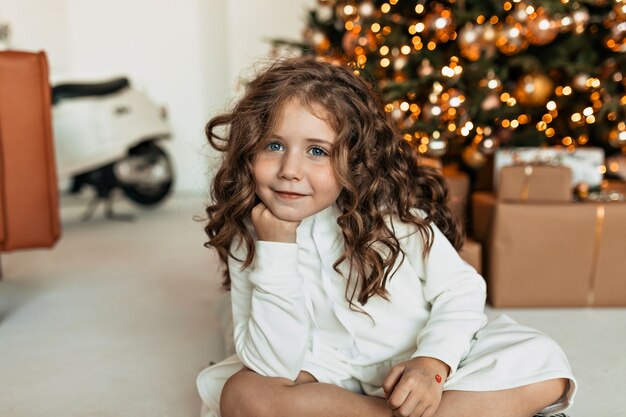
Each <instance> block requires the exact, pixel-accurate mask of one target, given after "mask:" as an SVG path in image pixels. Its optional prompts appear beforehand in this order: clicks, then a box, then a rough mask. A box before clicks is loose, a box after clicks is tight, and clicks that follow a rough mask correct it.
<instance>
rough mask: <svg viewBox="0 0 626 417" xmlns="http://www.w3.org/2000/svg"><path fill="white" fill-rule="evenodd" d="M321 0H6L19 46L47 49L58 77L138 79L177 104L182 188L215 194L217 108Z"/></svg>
mask: <svg viewBox="0 0 626 417" xmlns="http://www.w3.org/2000/svg"><path fill="white" fill-rule="evenodd" d="M314 4H315V0H292V1H289V2H284V1H281V0H265V1H263V2H259V1H253V0H178V1H176V2H174V1H172V0H108V1H106V2H103V1H101V0H0V21H8V22H9V23H10V24H11V26H12V37H11V46H12V47H13V48H14V49H25V50H41V49H43V50H45V51H46V52H47V54H48V59H49V64H50V71H51V78H52V79H53V81H60V80H68V79H103V78H105V79H106V78H110V77H112V76H116V75H126V76H128V77H130V79H131V81H132V82H133V84H134V85H135V87H136V88H138V89H140V90H142V91H144V92H145V93H147V94H148V95H149V96H150V97H152V98H153V99H154V100H155V101H157V102H159V103H162V104H164V105H165V106H166V107H167V108H168V112H169V116H170V123H171V125H172V130H173V139H172V141H171V142H170V143H169V146H168V149H169V150H170V152H171V154H172V156H173V158H174V162H175V165H176V170H177V185H176V189H177V190H178V191H179V192H183V193H201V194H205V193H206V191H207V190H208V180H209V175H208V173H209V171H210V170H211V169H212V168H213V167H212V166H211V165H212V164H214V163H215V161H216V158H215V154H214V152H212V149H210V148H209V147H208V145H207V144H206V139H205V138H204V125H205V123H206V121H207V120H208V118H209V117H210V116H211V115H214V114H215V113H217V112H219V111H220V110H222V109H223V108H224V107H225V106H227V105H228V104H230V102H231V101H232V100H233V98H234V97H235V96H236V94H238V93H239V92H240V88H239V89H238V81H239V78H240V76H242V75H243V76H246V74H247V71H246V69H247V68H249V67H250V66H251V64H252V63H253V62H255V61H256V60H257V59H258V58H260V57H263V56H265V55H266V54H267V52H268V51H269V48H270V47H269V44H268V43H266V42H264V39H265V38H272V37H287V38H293V39H299V38H300V36H301V31H302V28H303V22H304V16H305V14H306V10H307V8H309V7H312V6H313V5H314Z"/></svg>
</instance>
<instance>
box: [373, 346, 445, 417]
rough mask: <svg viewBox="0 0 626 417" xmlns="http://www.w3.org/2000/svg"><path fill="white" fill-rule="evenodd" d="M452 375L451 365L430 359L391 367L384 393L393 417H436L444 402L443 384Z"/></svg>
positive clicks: (426, 358) (419, 358)
mask: <svg viewBox="0 0 626 417" xmlns="http://www.w3.org/2000/svg"><path fill="white" fill-rule="evenodd" d="M449 372H450V367H449V366H448V365H446V364H445V363H443V362H442V361H440V360H438V359H435V358H429V357H417V358H413V359H409V360H407V361H404V362H400V363H398V364H397V365H395V366H394V367H393V368H391V370H390V371H389V373H388V374H387V377H386V378H385V382H384V383H383V390H384V391H385V396H386V397H387V403H388V404H389V406H390V407H391V409H392V410H393V415H394V416H395V417H409V416H410V417H431V416H432V415H433V414H435V411H436V410H437V408H438V407H439V403H440V402H441V394H442V393H443V382H444V381H445V380H446V377H447V375H448V373H449ZM437 375H439V376H440V378H437ZM438 380H439V381H440V382H438Z"/></svg>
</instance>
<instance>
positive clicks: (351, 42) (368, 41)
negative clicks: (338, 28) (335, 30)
mask: <svg viewBox="0 0 626 417" xmlns="http://www.w3.org/2000/svg"><path fill="white" fill-rule="evenodd" d="M375 44H376V38H375V37H374V35H372V34H371V33H365V34H363V33H361V34H358V33H356V32H354V31H351V30H349V31H346V32H345V33H344V34H343V38H342V39H341V47H342V48H343V52H344V53H345V54H346V55H347V56H348V57H350V58H352V57H354V54H355V49H356V48H357V47H358V46H360V47H362V48H363V49H365V50H368V49H369V50H371V49H372V45H375Z"/></svg>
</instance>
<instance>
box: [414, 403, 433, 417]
mask: <svg viewBox="0 0 626 417" xmlns="http://www.w3.org/2000/svg"><path fill="white" fill-rule="evenodd" d="M430 406H431V405H430V404H429V403H427V402H425V401H422V402H421V403H419V404H418V405H417V407H415V409H414V410H413V412H412V413H411V414H410V416H411V417H426V412H427V411H428V410H430Z"/></svg>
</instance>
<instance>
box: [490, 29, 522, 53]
mask: <svg viewBox="0 0 626 417" xmlns="http://www.w3.org/2000/svg"><path fill="white" fill-rule="evenodd" d="M496 46H497V47H498V49H499V50H500V52H502V53H503V54H505V55H514V54H517V53H520V52H522V51H523V50H525V49H526V48H528V41H527V40H526V38H525V37H524V36H522V26H521V25H520V24H519V23H517V24H515V25H509V24H504V25H503V26H502V27H500V30H499V31H498V32H497V35H496Z"/></svg>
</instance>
